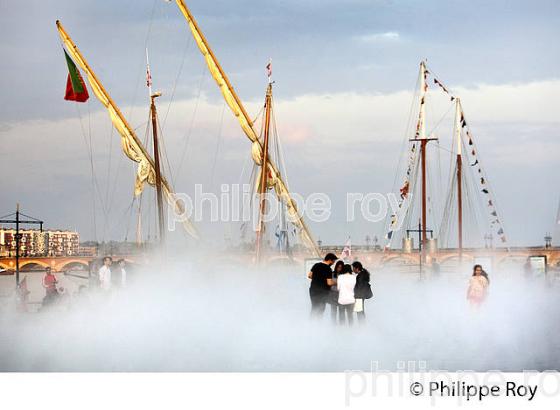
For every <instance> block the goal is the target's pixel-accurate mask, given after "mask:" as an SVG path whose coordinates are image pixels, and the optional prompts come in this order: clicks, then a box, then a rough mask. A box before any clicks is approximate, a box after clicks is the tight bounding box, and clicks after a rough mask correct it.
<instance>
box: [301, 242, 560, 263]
mask: <svg viewBox="0 0 560 410" xmlns="http://www.w3.org/2000/svg"><path fill="white" fill-rule="evenodd" d="M321 250H322V251H323V253H327V252H333V253H335V254H336V255H338V256H340V255H341V254H342V250H343V247H342V246H323V247H322V248H321ZM530 256H546V262H547V265H548V267H549V268H553V267H554V268H557V267H560V247H552V248H544V247H515V248H494V249H487V248H482V249H477V248H470V249H463V255H462V262H463V263H474V261H475V260H476V259H481V258H488V259H490V260H491V261H492V265H493V267H494V268H495V269H499V268H500V267H504V266H506V265H508V264H515V265H523V264H524V263H525V262H526V261H527V258H528V257H530ZM302 257H303V255H300V258H302ZM351 259H353V260H360V261H362V263H364V265H367V266H370V267H372V268H383V267H390V266H403V265H418V264H419V263H420V254H419V253H418V250H417V249H416V250H413V251H412V252H404V251H402V250H400V249H393V250H385V251H384V250H382V249H374V248H373V247H365V246H358V247H352V258H351ZM434 259H435V260H437V262H438V263H439V264H440V265H441V266H442V267H444V266H457V265H458V264H459V260H460V259H459V252H458V250H457V249H438V250H437V251H435V252H432V253H428V254H427V256H426V263H427V264H431V263H432V261H433V260H434Z"/></svg>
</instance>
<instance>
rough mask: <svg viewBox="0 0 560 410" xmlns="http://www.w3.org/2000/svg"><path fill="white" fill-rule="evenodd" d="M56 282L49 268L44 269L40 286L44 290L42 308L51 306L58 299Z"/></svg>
mask: <svg viewBox="0 0 560 410" xmlns="http://www.w3.org/2000/svg"><path fill="white" fill-rule="evenodd" d="M57 283H58V280H57V279H56V276H54V274H53V273H52V270H51V268H50V267H49V266H47V267H46V268H45V275H44V276H43V281H42V285H43V288H45V297H44V298H43V306H47V305H50V304H52V303H53V302H54V301H55V300H56V298H57V297H58V290H57V289H56V285H57Z"/></svg>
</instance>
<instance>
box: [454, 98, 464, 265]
mask: <svg viewBox="0 0 560 410" xmlns="http://www.w3.org/2000/svg"><path fill="white" fill-rule="evenodd" d="M461 116H462V109H461V100H460V99H459V98H458V97H457V98H456V99H455V129H454V134H455V139H456V141H457V167H456V168H457V247H458V250H459V260H462V258H463V175H462V174H463V169H462V168H463V159H462V144H461Z"/></svg>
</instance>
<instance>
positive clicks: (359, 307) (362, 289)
mask: <svg viewBox="0 0 560 410" xmlns="http://www.w3.org/2000/svg"><path fill="white" fill-rule="evenodd" d="M352 270H353V271H354V273H355V274H356V286H355V287H354V297H355V298H356V303H355V304H354V312H356V313H357V315H358V322H362V323H363V322H364V321H365V319H366V311H365V303H364V302H365V300H366V299H369V298H371V297H372V296H373V293H372V291H371V285H370V283H369V281H370V274H369V272H368V271H367V269H364V267H363V266H362V264H361V263H360V262H358V261H355V262H354V263H352Z"/></svg>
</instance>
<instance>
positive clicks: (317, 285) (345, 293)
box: [307, 253, 490, 325]
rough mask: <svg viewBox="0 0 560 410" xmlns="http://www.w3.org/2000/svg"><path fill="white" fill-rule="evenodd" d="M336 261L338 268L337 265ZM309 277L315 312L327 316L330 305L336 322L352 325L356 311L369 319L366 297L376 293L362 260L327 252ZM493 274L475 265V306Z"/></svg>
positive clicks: (471, 282)
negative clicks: (366, 309) (342, 258)
mask: <svg viewBox="0 0 560 410" xmlns="http://www.w3.org/2000/svg"><path fill="white" fill-rule="evenodd" d="M333 265H334V269H333ZM307 277H308V278H309V279H311V285H310V286H309V298H310V300H311V316H312V317H314V318H320V317H322V316H323V314H324V312H325V309H326V306H327V305H330V310H331V319H332V321H333V323H339V324H342V325H344V324H346V323H348V324H349V325H352V323H353V321H354V313H356V314H357V318H358V321H364V320H365V304H364V302H365V300H366V299H369V298H371V297H372V296H373V293H372V290H371V284H370V273H369V272H368V271H367V269H364V267H363V266H362V264H361V263H360V262H358V261H355V262H353V263H352V264H351V265H350V264H346V263H344V261H343V260H339V259H338V258H337V257H336V255H335V254H333V253H327V254H326V255H325V257H324V259H323V260H322V261H321V262H318V263H316V264H314V265H313V267H312V268H311V270H310V271H309V273H308V274H307ZM489 285H490V278H489V277H488V273H486V271H484V269H482V266H481V265H478V264H477V265H474V267H473V273H472V276H471V278H470V280H469V286H468V289H467V300H468V302H469V304H470V305H471V307H473V308H474V309H477V308H479V307H480V306H481V305H482V304H483V303H484V301H485V300H486V298H487V296H488V287H489Z"/></svg>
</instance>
